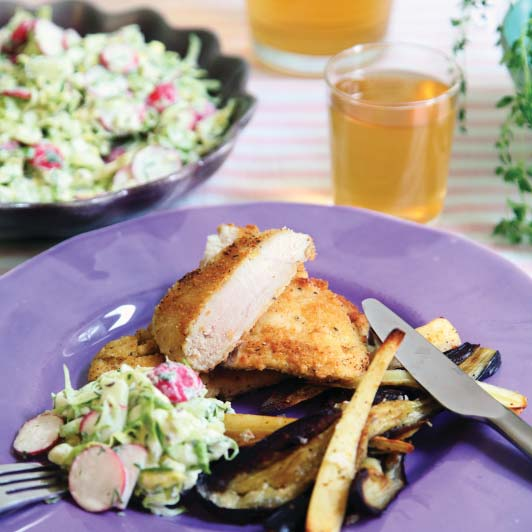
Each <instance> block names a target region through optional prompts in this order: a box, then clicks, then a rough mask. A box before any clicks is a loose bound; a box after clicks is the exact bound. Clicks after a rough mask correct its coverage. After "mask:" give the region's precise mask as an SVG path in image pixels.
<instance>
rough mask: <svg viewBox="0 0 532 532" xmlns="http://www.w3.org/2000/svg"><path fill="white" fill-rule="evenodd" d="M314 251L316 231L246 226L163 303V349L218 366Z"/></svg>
mask: <svg viewBox="0 0 532 532" xmlns="http://www.w3.org/2000/svg"><path fill="white" fill-rule="evenodd" d="M314 254H315V250H314V244H313V242H312V239H311V238H310V236H308V235H305V234H302V233H296V232H294V231H291V230H290V229H271V230H268V231H264V232H261V233H259V232H257V231H255V230H244V231H242V232H241V233H239V235H238V237H237V238H236V239H235V240H234V241H233V242H232V243H231V244H230V245H228V246H226V247H221V249H220V251H218V252H217V253H215V254H213V256H212V257H211V258H210V260H208V261H206V262H204V264H203V266H201V267H200V268H198V269H197V270H194V271H193V272H191V273H189V274H187V275H185V276H184V277H183V278H182V279H181V280H179V281H178V282H177V283H176V284H175V285H174V286H172V287H171V288H170V290H169V291H168V293H167V294H166V295H165V296H164V298H163V299H162V300H161V302H160V303H159V304H158V305H157V307H156V309H155V312H154V315H153V319H152V332H153V335H154V338H155V341H156V343H157V345H158V346H159V349H160V351H161V352H162V353H163V354H164V355H167V356H168V358H170V359H172V360H182V359H184V358H185V359H186V360H187V361H188V362H189V363H190V365H191V366H192V368H194V369H195V370H197V371H208V370H210V369H212V368H214V367H215V366H217V365H218V364H219V363H221V362H223V361H224V360H225V359H226V358H227V356H228V355H229V353H230V352H231V351H232V350H233V349H234V348H235V347H236V345H237V344H238V342H239V341H240V339H241V337H242V335H243V334H244V333H246V332H248V331H249V330H250V329H251V328H252V327H253V325H255V323H256V321H257V320H258V318H259V317H260V316H261V315H262V314H263V313H264V312H265V311H266V310H267V309H268V308H269V307H270V305H271V304H272V303H273V301H274V298H276V297H277V296H278V295H279V294H280V293H281V292H282V291H283V290H284V289H285V288H286V286H287V285H288V284H289V283H290V281H291V280H292V279H293V278H294V276H295V275H296V273H297V270H298V264H299V263H302V262H305V261H306V260H307V259H312V258H314Z"/></svg>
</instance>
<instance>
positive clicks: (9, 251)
mask: <svg viewBox="0 0 532 532" xmlns="http://www.w3.org/2000/svg"><path fill="white" fill-rule="evenodd" d="M96 3H97V4H102V5H105V6H106V7H111V6H112V8H113V9H126V8H128V9H129V8H131V7H132V5H134V2H127V1H126V0H115V1H114V2H113V3H112V4H111V3H109V2H107V3H105V2H104V1H103V0H98V1H97V2H96ZM457 3H458V2H454V1H449V0H431V1H430V2H427V1H426V0H395V3H394V8H393V13H392V18H391V23H390V28H389V32H388V37H387V39H388V40H390V41H394V40H395V41H398V40H399V41H411V42H418V43H425V44H429V45H431V46H434V47H438V48H440V49H442V50H446V51H448V50H449V49H450V47H451V43H452V41H453V38H454V34H453V31H452V29H451V27H450V24H449V19H450V17H451V16H452V15H453V14H456V13H454V12H453V9H454V6H455V4H457ZM144 4H145V2H144ZM496 4H497V5H496V6H494V7H492V8H491V10H490V14H489V17H488V19H487V20H486V21H478V23H477V24H474V25H473V26H472V28H471V33H470V35H471V44H470V46H469V48H468V52H467V61H466V64H465V67H466V70H467V73H468V79H469V97H468V104H467V107H468V115H469V131H468V134H462V133H457V134H456V137H455V142H454V148H453V156H452V162H451V169H450V175H449V187H448V196H447V200H446V206H445V210H444V212H443V214H442V215H441V216H440V218H439V219H438V220H437V221H435V222H433V225H434V226H436V227H439V228H442V229H446V230H449V231H453V232H456V233H459V234H462V235H465V236H467V237H469V238H471V239H473V240H475V241H477V242H481V243H483V244H485V245H487V246H488V247H490V248H491V249H493V250H495V251H496V252H498V253H500V254H501V255H503V256H505V257H506V258H508V259H509V260H511V261H513V262H514V263H515V264H517V265H518V266H519V267H520V268H522V269H523V270H525V271H526V272H528V273H529V274H532V247H531V246H525V245H523V246H517V247H515V246H509V245H506V244H504V243H502V242H500V241H496V240H494V239H493V238H492V237H491V230H492V228H493V226H494V224H495V223H496V222H497V221H498V220H499V219H500V218H501V216H502V215H504V214H505V211H506V201H505V199H506V197H507V196H508V195H509V194H510V193H512V192H513V189H512V188H509V187H507V186H506V185H504V184H503V183H502V181H501V180H500V178H498V177H495V175H494V173H493V168H494V167H495V166H496V164H497V156H496V152H495V149H494V147H493V145H494V141H495V139H496V137H497V132H498V127H499V125H500V123H501V121H502V116H503V113H502V112H501V111H500V110H496V109H495V107H494V104H495V102H496V101H497V100H498V99H499V98H500V97H501V96H502V95H503V94H505V93H507V92H509V91H511V88H512V85H511V81H510V78H509V76H508V74H507V72H506V70H505V68H504V67H502V66H500V65H499V60H500V55H501V52H500V48H499V47H497V46H496V40H497V35H496V32H495V28H496V26H497V24H498V23H499V22H500V20H501V18H502V16H503V15H504V11H505V7H506V5H507V2H505V1H502V0H499V1H498V2H496ZM140 5H142V3H141V4H140ZM150 5H151V6H152V7H154V8H156V9H159V10H160V11H161V12H163V13H164V15H165V16H166V17H167V18H168V19H169V20H170V22H172V23H173V24H175V25H177V26H178V25H187V26H191V25H199V26H208V27H210V28H212V29H213V30H215V31H216V32H217V33H218V34H219V36H220V38H221V41H222V47H223V49H224V51H225V52H228V53H235V54H238V55H242V56H245V57H247V58H248V59H249V60H250V61H251V62H252V65H253V68H252V74H251V79H250V91H251V92H253V93H254V94H256V95H257V96H258V98H259V100H260V105H259V108H258V110H257V113H256V115H255V117H254V119H253V120H252V122H251V124H250V125H249V127H248V128H247V129H246V131H245V132H244V133H243V135H242V137H241V140H240V141H239V142H238V144H237V146H236V149H235V151H234V153H233V155H232V156H231V157H230V158H229V160H228V161H227V163H226V164H225V166H224V167H223V168H222V169H221V170H220V171H219V172H218V174H217V175H216V176H214V177H213V178H212V179H211V180H210V181H208V182H207V184H206V185H204V186H203V187H202V188H200V189H199V190H197V191H196V192H194V193H193V194H192V195H190V196H189V197H187V198H186V199H183V200H181V201H180V203H179V204H178V205H214V204H222V203H235V202H246V201H257V200H266V201H302V202H315V203H330V201H331V199H330V178H329V144H328V131H327V115H326V106H325V87H324V83H323V82H322V81H321V80H313V79H310V80H309V79H298V78H291V77H287V76H282V75H280V74H276V73H273V72H271V71H268V70H266V69H264V68H262V67H261V66H260V65H258V64H257V63H256V62H255V61H254V59H253V55H252V52H251V44H250V38H249V33H248V27H247V23H246V16H245V7H244V0H224V1H223V2H219V1H218V0H180V1H177V0H155V1H152V2H150ZM522 149H523V150H525V145H524V144H523V146H522ZM49 245H51V242H26V243H10V244H5V243H4V244H0V273H1V272H5V271H7V270H8V269H10V268H12V267H13V266H15V265H17V264H19V263H21V262H23V261H24V260H26V259H27V258H29V257H31V256H33V255H34V254H36V253H38V252H39V251H41V250H43V249H45V248H46V247H48V246H49Z"/></svg>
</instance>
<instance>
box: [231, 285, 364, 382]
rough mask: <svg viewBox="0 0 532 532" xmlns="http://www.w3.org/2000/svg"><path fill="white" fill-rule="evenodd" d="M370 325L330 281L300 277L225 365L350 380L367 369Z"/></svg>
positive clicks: (279, 298)
mask: <svg viewBox="0 0 532 532" xmlns="http://www.w3.org/2000/svg"><path fill="white" fill-rule="evenodd" d="M366 323H367V322H366V320H365V317H364V315H363V314H362V313H360V312H359V311H358V309H357V308H356V307H355V306H354V305H353V304H352V303H350V302H349V301H348V300H347V299H345V298H343V297H341V296H339V295H337V294H335V293H334V292H332V291H331V290H329V289H328V286H327V282H326V281H322V280H319V279H306V278H304V277H297V278H295V279H294V280H293V281H292V282H291V283H290V285H289V286H288V287H287V288H286V290H285V291H284V292H283V293H282V294H281V295H280V296H279V297H278V298H277V300H276V301H275V303H274V304H273V305H272V306H271V307H270V308H269V309H268V311H267V312H266V313H265V314H264V315H263V316H261V318H260V319H259V320H258V321H257V323H256V324H255V326H254V327H253V329H252V330H251V331H250V332H249V333H247V334H245V335H244V336H243V337H242V341H241V343H240V345H239V346H238V347H237V349H235V351H234V352H233V353H232V354H231V355H230V356H229V358H228V360H227V361H226V362H225V366H226V367H229V368H232V369H241V370H275V371H280V372H282V373H288V374H290V375H295V376H298V377H302V378H306V379H310V380H313V381H320V382H328V381H336V382H342V381H349V380H351V379H352V378H353V377H356V376H359V375H361V374H362V373H364V372H365V371H366V369H367V366H368V362H369V357H368V352H367V346H366V342H365V338H364V333H365V324H366ZM357 324H360V325H362V329H363V331H359V329H358V325H357Z"/></svg>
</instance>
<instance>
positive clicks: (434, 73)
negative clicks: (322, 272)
mask: <svg viewBox="0 0 532 532" xmlns="http://www.w3.org/2000/svg"><path fill="white" fill-rule="evenodd" d="M325 78H326V82H327V85H328V89H329V111H330V114H329V116H330V139H331V163H332V168H331V171H332V180H333V194H334V201H335V203H336V204H339V205H351V206H359V207H365V208H368V209H373V210H377V211H382V212H386V213H388V214H392V215H395V216H399V217H402V218H406V219H410V220H414V221H417V222H427V221H429V220H432V219H434V218H435V217H436V216H437V215H438V214H439V213H440V212H441V210H442V208H443V204H444V200H445V194H446V189H447V173H448V167H449V158H450V153H451V147H452V140H453V130H454V123H455V116H456V104H457V101H456V100H457V93H458V89H459V86H460V82H461V79H462V74H461V71H460V68H459V67H458V66H457V64H456V63H455V62H454V60H453V59H451V58H450V57H448V56H447V55H445V54H444V53H442V52H439V51H438V50H435V49H432V48H429V47H426V46H421V45H414V44H405V43H397V44H394V43H375V44H364V45H357V46H355V47H353V48H350V49H348V50H345V51H344V52H341V53H340V54H338V55H337V56H335V57H333V58H332V59H331V60H330V61H329V63H328V65H327V68H326V71H325Z"/></svg>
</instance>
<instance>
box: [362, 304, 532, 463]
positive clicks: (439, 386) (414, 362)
mask: <svg viewBox="0 0 532 532" xmlns="http://www.w3.org/2000/svg"><path fill="white" fill-rule="evenodd" d="M362 308H363V309H364V313H365V314H366V317H367V319H368V321H369V323H370V325H371V327H372V329H373V330H374V331H375V333H376V334H377V336H378V337H379V338H380V339H381V340H384V339H385V338H386V336H388V334H389V333H390V332H391V331H392V330H393V329H400V330H401V331H403V332H404V333H405V337H404V339H403V341H402V343H401V345H400V346H399V349H398V350H397V353H396V355H395V356H396V358H397V359H398V360H399V362H401V364H402V365H403V366H404V367H405V368H406V369H407V370H408V372H409V373H410V374H411V375H412V377H414V379H415V380H416V381H417V382H419V384H420V385H421V386H422V387H423V388H425V389H426V390H427V392H429V393H430V395H432V396H433V397H434V399H436V400H437V401H438V402H439V403H440V404H441V405H442V406H444V407H445V408H447V409H448V410H451V411H453V412H455V413H457V414H460V415H462V416H467V417H471V418H474V419H478V420H481V421H487V422H489V423H490V424H491V425H492V426H493V427H494V428H495V429H496V430H498V431H499V432H500V433H501V434H503V435H504V436H505V437H507V438H508V439H509V440H510V441H511V442H512V443H513V444H514V445H516V446H517V447H519V448H520V449H521V450H522V451H523V452H525V453H526V454H528V455H529V456H530V457H532V427H531V426H530V425H528V424H527V423H526V422H524V421H523V420H522V419H520V418H519V417H518V416H517V415H516V414H514V413H513V412H512V411H511V410H509V409H507V408H505V407H504V406H503V405H501V404H500V403H499V402H498V401H496V400H495V399H493V397H491V396H490V395H489V394H488V393H487V392H485V391H484V390H483V389H482V388H481V387H480V386H479V385H478V383H477V382H476V381H475V380H474V379H473V378H471V377H470V376H469V375H467V374H466V373H464V372H463V371H462V370H461V369H460V368H459V367H458V366H457V365H456V364H454V363H453V362H452V361H451V360H449V359H448V358H447V357H446V356H445V355H444V354H443V353H442V352H441V351H440V350H438V349H437V348H436V347H434V346H433V345H432V344H431V343H430V342H428V341H427V340H426V339H425V338H424V337H423V336H421V334H419V333H418V332H417V331H416V330H415V329H414V328H412V327H411V326H410V325H409V324H408V323H407V322H405V321H404V320H403V319H402V318H401V317H399V316H398V315H397V314H395V312H393V311H392V310H391V309H389V308H388V307H387V306H386V305H384V304H383V303H381V302H380V301H378V300H377V299H372V298H370V299H365V300H364V301H363V302H362Z"/></svg>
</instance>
